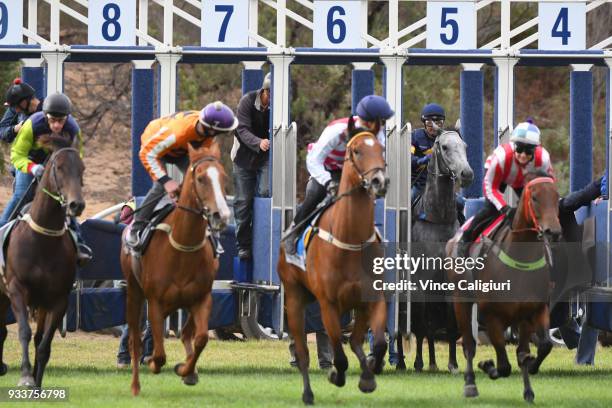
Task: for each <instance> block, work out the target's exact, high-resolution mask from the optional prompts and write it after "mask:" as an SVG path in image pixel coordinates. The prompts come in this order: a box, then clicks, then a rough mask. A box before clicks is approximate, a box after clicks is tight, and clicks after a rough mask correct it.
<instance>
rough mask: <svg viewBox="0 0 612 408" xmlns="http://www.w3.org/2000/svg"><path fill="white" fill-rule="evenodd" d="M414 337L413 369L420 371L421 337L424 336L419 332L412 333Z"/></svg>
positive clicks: (421, 355) (421, 362)
mask: <svg viewBox="0 0 612 408" xmlns="http://www.w3.org/2000/svg"><path fill="white" fill-rule="evenodd" d="M414 336H415V337H416V353H415V354H416V355H415V357H414V371H416V372H417V373H420V372H422V371H423V365H424V364H423V339H424V338H425V336H424V335H423V333H421V332H416V333H415V334H414Z"/></svg>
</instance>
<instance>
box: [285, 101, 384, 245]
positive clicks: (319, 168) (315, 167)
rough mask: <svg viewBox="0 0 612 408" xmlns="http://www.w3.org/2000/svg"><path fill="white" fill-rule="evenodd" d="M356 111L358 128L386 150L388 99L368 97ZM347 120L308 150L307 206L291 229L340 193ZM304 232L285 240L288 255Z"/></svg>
mask: <svg viewBox="0 0 612 408" xmlns="http://www.w3.org/2000/svg"><path fill="white" fill-rule="evenodd" d="M356 111H357V118H356V121H355V126H357V127H364V128H366V129H368V130H369V131H371V132H372V133H374V134H376V138H377V139H378V141H379V142H380V143H381V144H382V145H383V146H384V145H385V132H384V122H385V120H387V119H389V118H390V117H392V116H393V115H394V114H395V112H393V110H392V109H391V106H389V103H388V102H387V101H386V99H385V98H383V97H382V96H378V95H368V96H366V97H364V98H363V99H361V101H359V104H357V109H356ZM348 120H349V118H343V119H337V120H334V121H332V122H331V123H330V124H329V125H327V127H326V128H325V129H324V130H323V133H321V136H320V137H319V140H318V141H317V142H316V143H314V144H312V145H311V146H309V151H308V155H307V156H306V166H307V168H308V172H309V173H310V179H309V180H308V184H307V185H306V196H305V197H304V202H302V204H301V205H300V206H299V208H298V209H297V211H296V214H295V218H294V219H293V223H292V226H291V227H290V229H291V228H293V226H295V225H298V224H300V223H301V222H303V221H304V220H305V219H306V218H307V217H308V216H310V215H311V214H312V212H313V211H314V210H315V208H316V207H317V205H318V204H319V203H320V202H321V201H322V200H323V199H324V198H325V196H326V194H330V195H332V196H335V195H336V193H337V192H338V183H339V182H340V176H341V174H342V166H343V164H344V155H345V151H346V144H347V142H348V140H347V136H348V135H347V127H348ZM301 230H302V228H300V227H298V228H295V229H293V231H291V233H290V234H289V235H288V236H286V237H285V238H284V239H285V252H286V253H288V254H295V251H296V243H297V240H298V239H299V237H300V232H301Z"/></svg>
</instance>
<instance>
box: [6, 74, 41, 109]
mask: <svg viewBox="0 0 612 408" xmlns="http://www.w3.org/2000/svg"><path fill="white" fill-rule="evenodd" d="M34 93H35V91H34V88H32V87H31V86H30V85H28V84H27V83H25V82H22V81H21V78H15V80H14V81H13V83H12V84H11V86H10V87H9V89H8V90H7V91H6V103H5V105H8V106H15V105H18V104H19V102H21V101H23V100H24V99H30V98H32V97H33V96H34Z"/></svg>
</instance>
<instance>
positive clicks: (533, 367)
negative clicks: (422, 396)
mask: <svg viewBox="0 0 612 408" xmlns="http://www.w3.org/2000/svg"><path fill="white" fill-rule="evenodd" d="M528 364H529V365H528V367H529V368H528V371H529V374H531V375H535V374H537V373H538V372H539V371H540V366H539V365H537V364H536V363H535V359H534V360H532V361H529V362H528ZM0 375H1V374H0Z"/></svg>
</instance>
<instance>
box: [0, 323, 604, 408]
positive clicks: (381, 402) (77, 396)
mask: <svg viewBox="0 0 612 408" xmlns="http://www.w3.org/2000/svg"><path fill="white" fill-rule="evenodd" d="M14 327H15V326H12V328H14ZM117 345H118V339H113V338H111V337H109V336H97V335H84V334H73V333H69V334H68V337H67V338H65V339H61V338H59V337H56V339H55V340H54V342H53V350H52V354H51V360H50V363H49V366H48V369H47V372H46V376H45V381H44V385H45V387H67V388H69V395H70V399H69V402H68V403H47V404H43V403H38V404H36V406H37V407H41V406H47V405H48V406H52V407H58V406H79V407H87V408H93V407H122V406H143V407H145V406H146V407H151V406H157V407H171V406H180V407H190V406H194V407H195V406H198V407H201V406H211V405H212V406H237V407H253V406H264V407H277V406H298V407H299V406H302V403H301V390H302V388H301V387H302V381H301V377H300V376H299V374H298V372H297V371H296V370H294V369H292V368H290V367H289V365H288V364H287V362H288V351H287V343H286V342H246V343H233V342H219V341H210V342H209V344H208V346H207V348H206V350H205V351H204V353H203V354H202V356H201V357H200V362H199V365H198V371H199V374H200V382H199V383H198V384H197V385H196V386H195V387H187V386H185V385H183V384H182V383H181V382H180V379H179V378H178V377H177V376H176V375H175V374H174V373H173V370H172V367H174V365H175V364H176V363H177V362H179V361H182V360H181V359H182V358H183V349H182V345H181V344H180V343H179V342H178V341H177V340H175V339H171V340H168V341H166V352H167V354H168V365H167V366H166V367H164V368H163V370H162V372H161V374H159V375H153V374H151V373H149V372H148V368H145V369H143V370H142V371H141V373H142V375H141V384H142V394H141V396H140V397H137V398H133V397H132V396H131V395H130V392H129V383H130V378H131V371H119V370H117V369H115V368H114V363H115V353H116V351H117ZM5 346H6V347H5V362H6V363H7V364H8V365H9V373H8V374H7V375H6V376H4V377H0V387H7V386H14V385H15V384H16V383H17V381H18V376H19V375H18V371H19V369H18V365H19V361H20V356H19V353H18V350H19V347H18V342H17V338H16V333H15V331H14V330H11V331H10V333H9V337H8V338H7V342H6V345H5ZM310 349H311V357H315V356H316V351H315V350H314V344H311V345H310ZM345 351H346V352H347V353H348V355H349V365H350V366H349V372H348V377H347V383H346V385H345V386H344V387H343V388H336V387H335V386H333V385H331V384H329V383H328V382H327V378H326V376H325V375H324V373H323V372H321V371H320V370H318V369H314V368H313V369H312V370H311V381H312V387H313V392H314V393H315V404H316V405H317V406H338V405H341V406H372V407H374V406H376V407H394V406H411V407H451V406H452V407H455V406H473V407H498V406H508V407H510V406H512V407H516V406H526V404H525V403H524V402H523V399H522V380H521V377H520V374H519V372H518V371H517V369H516V358H515V352H514V348H513V347H512V348H511V347H509V348H508V353H509V356H510V361H511V363H512V364H513V372H512V375H511V377H510V378H507V379H500V380H497V381H492V380H489V379H488V378H485V376H484V374H481V373H480V372H479V373H477V378H476V381H477V385H478V388H479V391H480V397H479V398H477V399H475V400H467V401H466V400H465V399H464V398H463V397H462V389H463V376H462V375H458V376H451V375H450V374H448V373H447V372H445V371H444V372H440V373H427V372H425V373H423V374H419V375H417V374H415V373H414V372H413V371H412V370H411V369H409V370H408V371H407V372H405V373H397V372H396V371H395V370H394V369H391V368H390V367H389V366H388V365H387V366H386V367H385V371H384V373H383V374H382V375H381V376H378V377H377V383H378V388H377V389H376V391H375V392H374V393H372V394H368V395H365V394H362V393H361V392H359V390H358V388H357V382H358V379H359V378H358V375H359V373H358V370H357V367H358V364H357V361H356V359H355V357H354V356H353V354H352V352H350V350H349V349H348V348H345ZM437 351H438V365H439V366H440V368H442V367H445V366H446V358H447V353H446V347H443V346H439V347H437ZM493 355H494V351H493V349H492V348H490V347H484V346H483V347H479V348H478V351H477V361H478V360H481V359H484V358H492V357H493ZM573 357H574V353H573V352H572V351H569V350H564V349H561V348H555V349H553V352H552V353H551V355H550V356H549V358H548V359H547V360H546V361H545V362H544V365H543V369H542V370H541V372H540V374H538V375H537V376H533V377H532V386H533V388H534V391H535V395H536V400H535V401H536V404H537V406H539V407H548V406H550V407H555V408H557V407H576V406H582V407H589V408H590V407H610V406H612V350H611V349H602V348H599V349H598V353H597V356H596V362H597V368H592V367H577V366H575V365H574V364H573ZM408 358H409V359H410V360H412V359H413V358H414V356H413V355H412V354H411V355H410V356H409V357H408ZM311 360H314V361H316V358H311ZM314 361H313V363H312V364H311V366H312V367H314ZM464 363H465V362H464V360H463V356H462V355H460V357H459V365H460V368H461V369H463V368H464V367H465V364H464ZM426 364H427V359H426ZM408 366H409V367H412V361H410V363H409V364H408ZM3 405H15V404H3ZM28 405H31V404H28ZM17 406H26V405H25V404H23V403H18V405H17Z"/></svg>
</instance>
